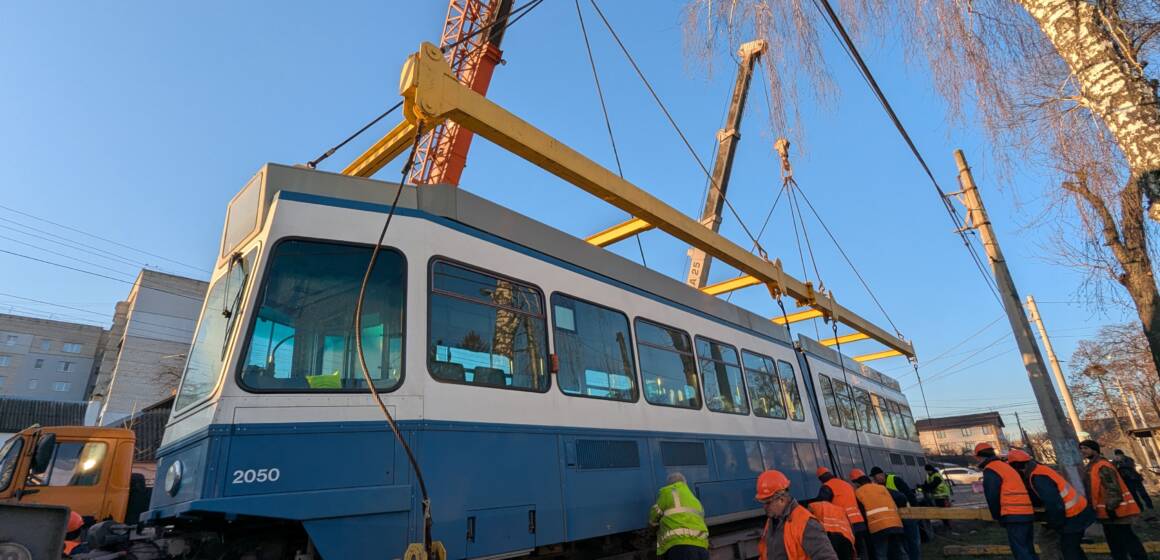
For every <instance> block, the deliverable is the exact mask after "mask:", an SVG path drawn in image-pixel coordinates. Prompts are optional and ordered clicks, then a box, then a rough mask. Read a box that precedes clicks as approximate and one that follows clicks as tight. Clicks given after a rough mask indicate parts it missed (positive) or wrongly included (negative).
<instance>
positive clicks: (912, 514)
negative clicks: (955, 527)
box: [898, 507, 993, 521]
mask: <svg viewBox="0 0 1160 560" xmlns="http://www.w3.org/2000/svg"><path fill="white" fill-rule="evenodd" d="M898 513H899V514H901V515H902V518H903V519H924V520H926V519H929V520H933V519H949V520H959V521H993V519H991V510H989V509H987V508H963V507H904V508H898Z"/></svg>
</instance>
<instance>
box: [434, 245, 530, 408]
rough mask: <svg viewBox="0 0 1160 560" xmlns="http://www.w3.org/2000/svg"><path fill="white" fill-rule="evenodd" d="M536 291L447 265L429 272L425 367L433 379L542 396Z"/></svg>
mask: <svg viewBox="0 0 1160 560" xmlns="http://www.w3.org/2000/svg"><path fill="white" fill-rule="evenodd" d="M543 302H544V300H543V297H542V296H541V295H540V292H539V290H537V289H536V288H534V287H532V286H529V285H526V284H521V283H518V282H516V281H513V280H508V279H505V278H500V277H498V276H494V275H491V274H488V273H486V272H481V271H478V270H474V269H469V268H465V267H462V266H458V265H454V264H451V263H448V262H442V261H439V262H436V263H435V264H434V266H433V267H432V269H431V304H430V308H429V309H428V314H429V317H430V327H429V328H430V330H429V332H428V338H427V340H428V343H427V367H428V369H429V370H430V371H431V375H433V376H434V377H435V378H436V379H438V380H440V381H447V382H451V383H466V384H468V385H480V386H485V387H496V388H500V389H515V390H521V391H536V392H541V393H542V392H544V391H547V390H548V388H549V386H550V385H551V379H550V378H549V376H548V368H547V359H548V327H547V320H546V317H545V314H544V303H543Z"/></svg>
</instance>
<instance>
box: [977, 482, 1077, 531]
mask: <svg viewBox="0 0 1160 560" xmlns="http://www.w3.org/2000/svg"><path fill="white" fill-rule="evenodd" d="M1028 468H1030V465H1028ZM1031 486H1032V488H1033V489H1034V492H1029V494H1030V495H1031V505H1032V506H1034V507H1036V508H1040V507H1041V508H1043V513H1044V518H1045V523H1046V524H1047V526H1048V527H1050V528H1052V529H1053V530H1055V531H1058V532H1060V533H1082V532H1084V530H1086V529H1087V528H1088V526H1089V525H1091V524H1092V523H1095V522H1096V512H1095V511H1093V510H1092V508H1091V506H1090V505H1089V506H1088V507H1086V508H1084V510H1083V512H1082V513H1080V514H1079V515H1077V516H1075V517H1072V518H1071V519H1068V518H1067V514H1066V513H1065V512H1066V510H1065V508H1064V507H1063V496H1060V495H1059V488H1057V487H1056V486H1055V482H1052V480H1051V479H1050V478H1047V477H1046V476H1043V475H1039V476H1033V477H1031ZM993 514H994V512H992V515H993Z"/></svg>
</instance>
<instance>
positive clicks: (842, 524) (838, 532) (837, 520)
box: [808, 500, 854, 560]
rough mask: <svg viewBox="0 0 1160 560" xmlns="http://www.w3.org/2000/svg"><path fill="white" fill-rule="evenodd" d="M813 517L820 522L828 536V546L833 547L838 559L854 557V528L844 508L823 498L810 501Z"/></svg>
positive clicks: (844, 559) (846, 559)
mask: <svg viewBox="0 0 1160 560" xmlns="http://www.w3.org/2000/svg"><path fill="white" fill-rule="evenodd" d="M808 507H809V509H810V513H812V514H814V519H817V520H818V523H821V524H822V529H823V530H824V531H825V532H826V536H827V537H829V538H830V546H832V547H834V554H837V555H838V560H853V558H854V529H852V528H851V527H850V520H849V519H847V518H846V510H844V509H842V508H840V507H838V506H836V505H834V504H833V503H832V502H828V501H825V500H816V501H813V502H810V505H809V506H808Z"/></svg>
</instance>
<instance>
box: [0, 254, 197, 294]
mask: <svg viewBox="0 0 1160 560" xmlns="http://www.w3.org/2000/svg"><path fill="white" fill-rule="evenodd" d="M0 253H5V254H8V255H12V256H16V257H20V258H22V259H28V260H30V261H36V262H39V263H43V264H47V265H52V266H55V267H58V268H63V269H66V270H72V271H75V272H80V273H82V274H88V275H89V276H96V277H98V278H105V279H107V280H112V281H114V282H120V283H122V284H128V285H130V286H136V285H137V283H136V282H132V281H129V280H122V279H120V278H116V277H113V276H109V275H107V274H101V273H99V272H93V271H91V270H85V269H83V268H77V267H75V266H69V265H67V264H61V263H58V262H53V261H49V260H44V259H40V258H36V257H33V256H31V255H25V254H24V253H17V252H16V251H9V250H8V249H3V248H0ZM141 289H144V290H153V291H155V292H161V293H164V294H170V295H174V296H178V297H183V298H186V299H191V300H194V301H197V302H202V301H204V300H205V298H199V297H193V296H190V295H187V294H181V293H177V292H171V291H169V290H163V289H161V288H154V287H152V286H141Z"/></svg>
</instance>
